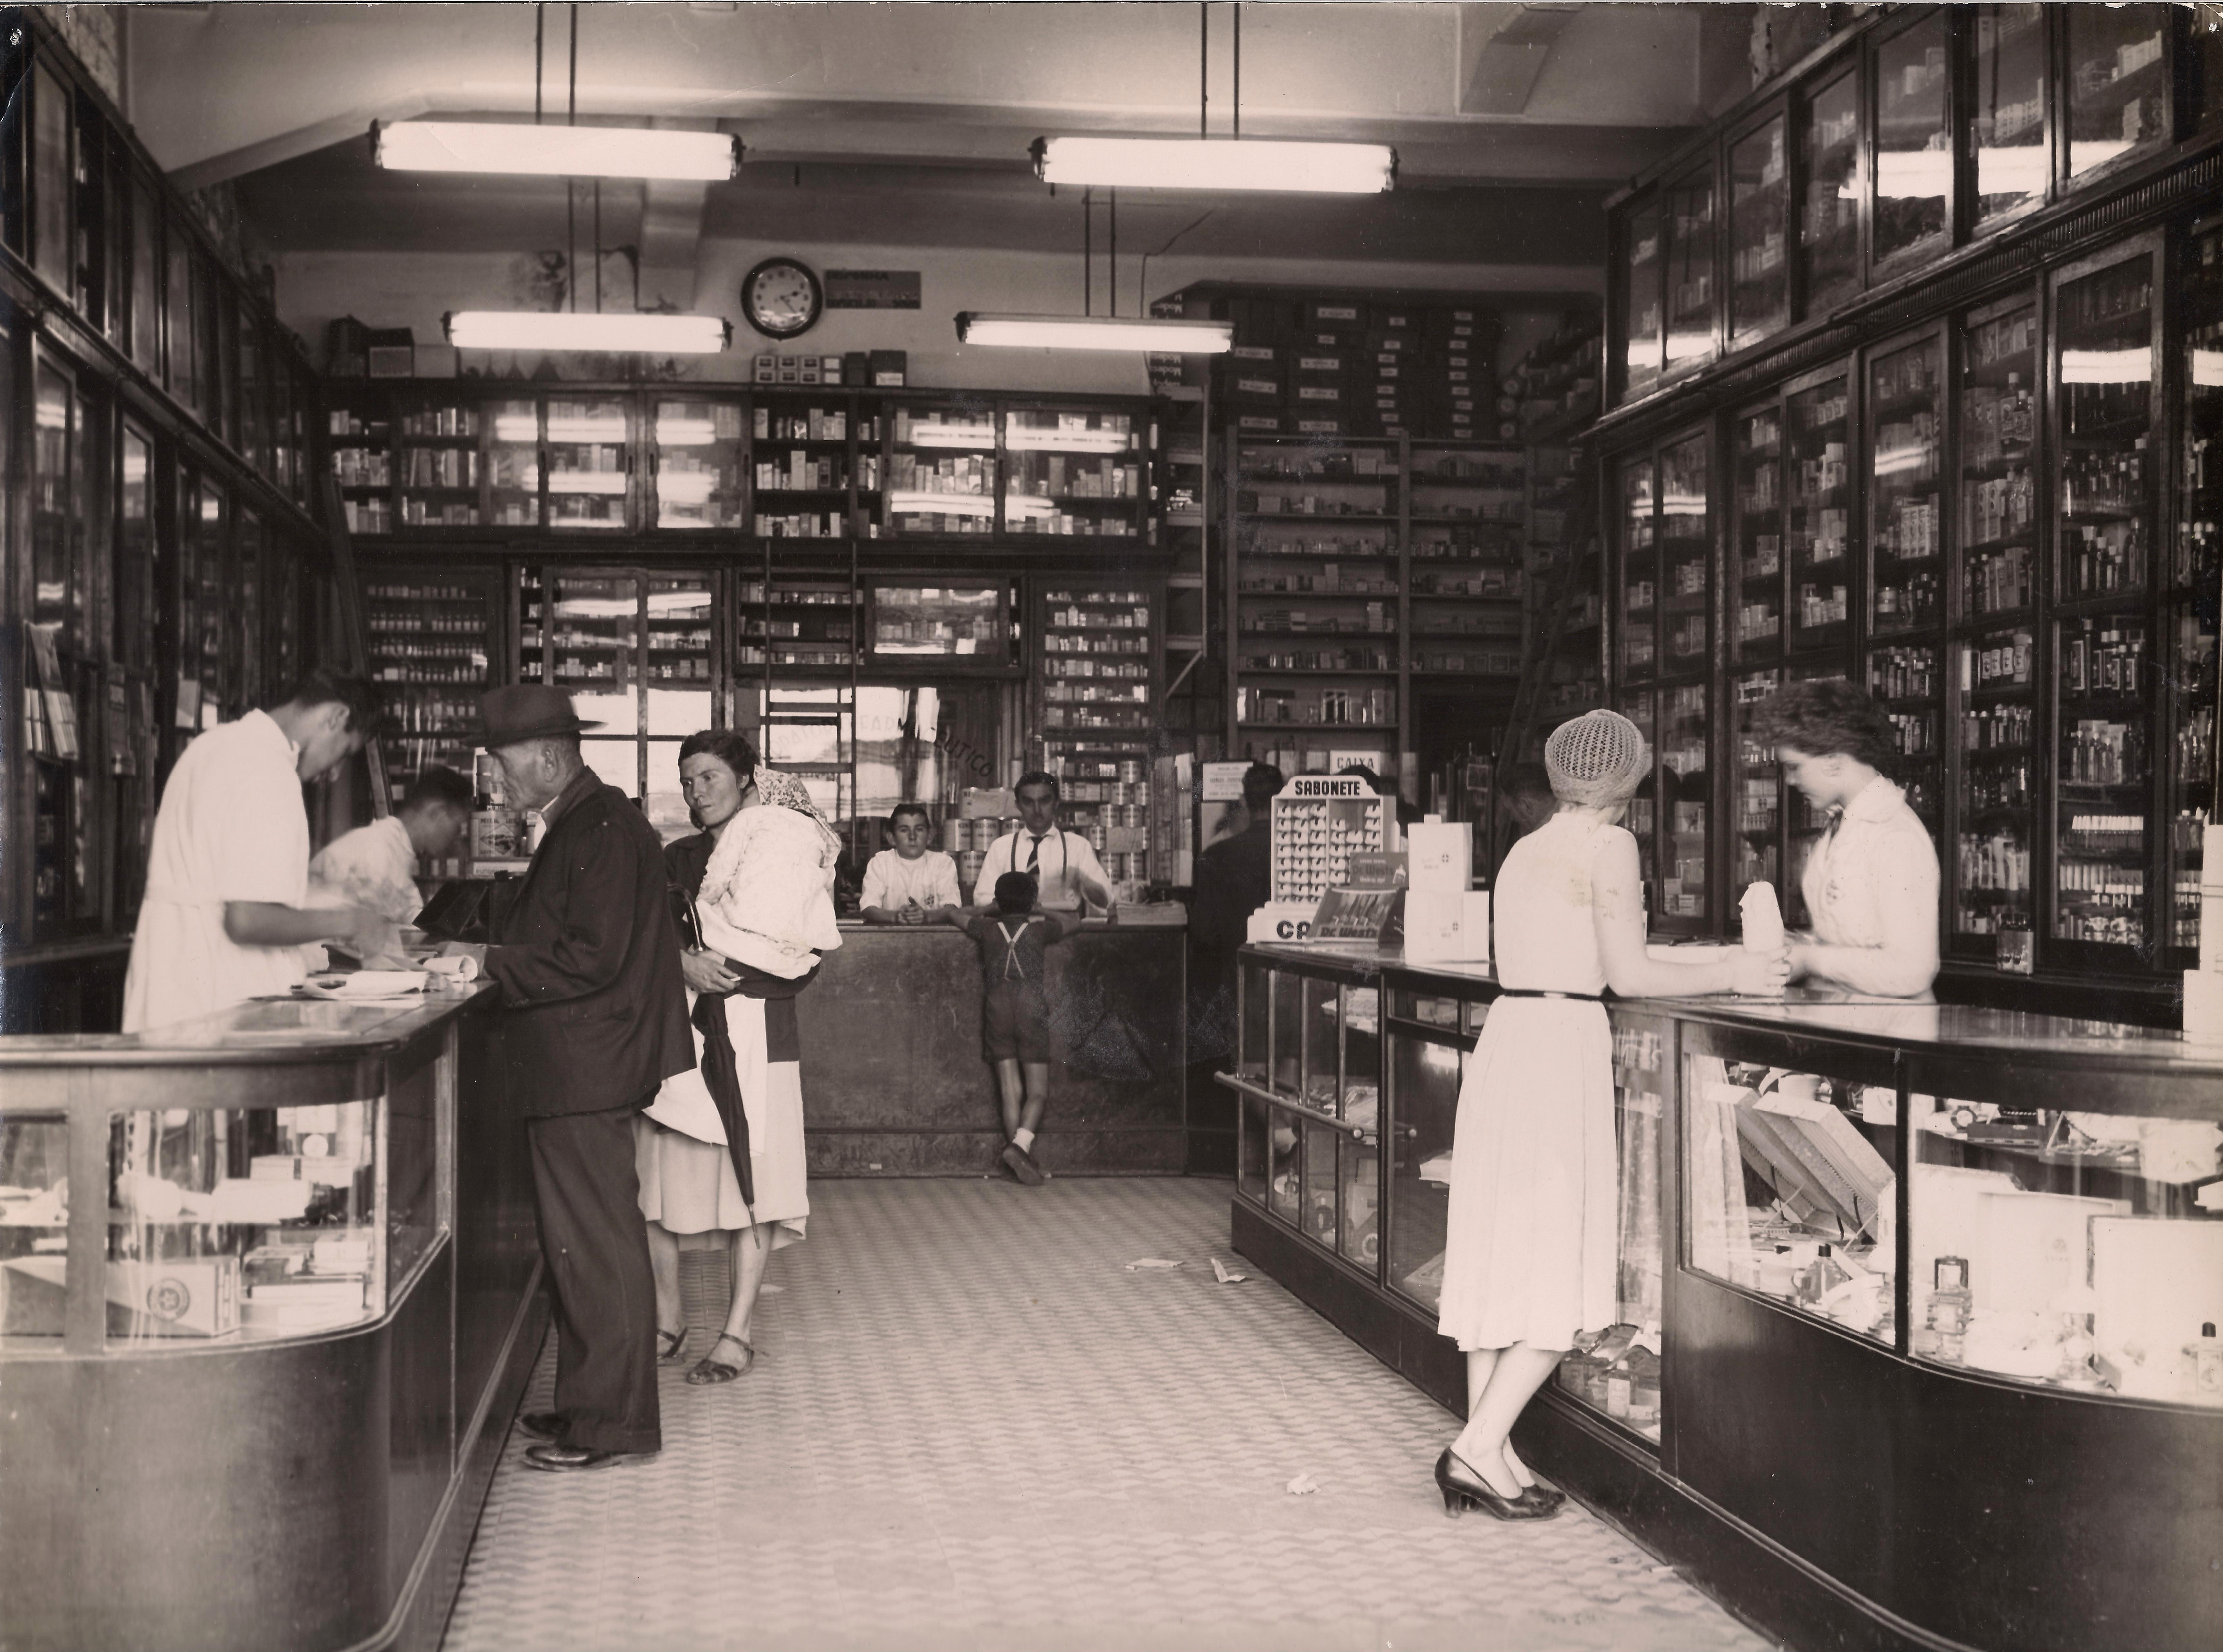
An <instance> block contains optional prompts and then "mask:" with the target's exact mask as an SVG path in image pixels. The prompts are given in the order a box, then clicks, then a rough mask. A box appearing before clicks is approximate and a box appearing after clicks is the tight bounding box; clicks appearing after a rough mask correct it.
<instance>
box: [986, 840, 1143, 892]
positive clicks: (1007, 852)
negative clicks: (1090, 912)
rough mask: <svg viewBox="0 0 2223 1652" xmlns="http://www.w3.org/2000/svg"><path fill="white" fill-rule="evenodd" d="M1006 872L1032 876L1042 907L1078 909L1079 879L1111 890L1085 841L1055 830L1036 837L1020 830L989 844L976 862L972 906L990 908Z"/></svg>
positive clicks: (1092, 850) (1101, 864)
mask: <svg viewBox="0 0 2223 1652" xmlns="http://www.w3.org/2000/svg"><path fill="white" fill-rule="evenodd" d="M1006 872H1031V873H1034V874H1035V880H1036V882H1037V883H1038V884H1040V885H1041V886H1042V905H1045V906H1078V905H1080V877H1081V876H1082V875H1086V876H1087V877H1090V878H1093V879H1094V880H1096V881H1097V882H1098V883H1099V884H1100V885H1102V886H1104V887H1105V889H1107V890H1108V889H1109V888H1110V887H1111V886H1112V883H1111V880H1110V879H1108V878H1106V877H1105V875H1104V863H1103V862H1102V861H1099V860H1098V859H1097V858H1096V851H1095V850H1094V849H1093V848H1090V847H1089V843H1088V840H1087V839H1086V838H1085V837H1083V836H1082V835H1080V833H1079V832H1067V831H1060V830H1059V829H1056V828H1055V827H1052V828H1051V829H1049V831H1047V832H1045V833H1043V834H1042V835H1041V836H1040V837H1036V835H1034V834H1033V833H1032V832H1030V831H1028V830H1027V829H1025V828H1023V827H1022V828H1021V829H1019V830H1017V831H1016V832H1010V833H1006V834H1005V835H1004V836H1002V837H999V838H998V839H997V840H996V841H995V842H993V843H991V844H990V845H989V846H988V853H987V854H986V857H985V858H984V859H983V860H982V861H981V862H980V875H979V877H978V878H977V879H975V880H973V905H976V906H986V905H991V904H992V902H993V901H994V900H995V899H996V880H997V879H998V878H1000V877H1002V876H1003V875H1004V873H1006Z"/></svg>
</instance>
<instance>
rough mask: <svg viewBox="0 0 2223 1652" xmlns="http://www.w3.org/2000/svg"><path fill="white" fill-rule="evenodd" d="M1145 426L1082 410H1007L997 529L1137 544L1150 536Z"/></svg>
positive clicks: (1134, 419) (1130, 418)
mask: <svg viewBox="0 0 2223 1652" xmlns="http://www.w3.org/2000/svg"><path fill="white" fill-rule="evenodd" d="M1146 425H1147V420H1146V419H1143V418H1141V417H1140V416H1138V415H1137V414H1135V413H1111V412H1106V411H1104V410H1102V409H1099V408H1083V407H1006V408H1005V409H1004V414H1003V457H1004V463H1003V471H1004V499H1003V515H1002V520H1003V527H1004V533H1012V534H1025V535H1030V536H1033V535H1042V534H1055V535H1059V536H1061V537H1067V538H1070V537H1074V536H1078V537H1080V538H1084V539H1141V538H1143V537H1145V536H1146V535H1147V533H1148V532H1149V515H1148V511H1149V501H1148V493H1149V489H1148V488H1147V487H1146V486H1145V484H1144V477H1145V476H1147V474H1148V471H1149V463H1148V456H1147V454H1146V453H1145V451H1144V445H1143V438H1144V436H1145V434H1146V430H1145V426H1146Z"/></svg>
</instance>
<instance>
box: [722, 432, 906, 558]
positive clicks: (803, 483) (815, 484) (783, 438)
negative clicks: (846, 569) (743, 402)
mask: <svg viewBox="0 0 2223 1652" xmlns="http://www.w3.org/2000/svg"><path fill="white" fill-rule="evenodd" d="M750 418H751V425H750V447H749V456H750V459H751V462H752V465H753V481H754V484H755V513H756V514H755V529H754V531H755V533H757V534H758V536H759V537H760V538H765V539H841V538H845V537H847V536H848V535H850V534H852V533H856V534H859V535H869V534H870V533H873V532H875V531H876V530H877V525H878V520H879V501H880V474H879V472H880V454H879V451H878V449H879V442H880V419H879V415H878V413H872V412H865V411H863V410H861V409H859V408H856V407H854V406H853V404H850V403H847V402H834V401H830V400H824V399H821V398H813V397H803V398H797V399H791V400H790V399H786V398H783V399H781V400H777V401H773V400H759V401H758V402H757V404H756V405H755V407H753V408H752V409H751V413H750Z"/></svg>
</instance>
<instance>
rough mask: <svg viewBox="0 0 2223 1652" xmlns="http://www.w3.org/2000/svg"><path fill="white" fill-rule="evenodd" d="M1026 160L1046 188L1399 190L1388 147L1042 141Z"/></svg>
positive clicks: (1247, 141) (1272, 141) (1254, 141)
mask: <svg viewBox="0 0 2223 1652" xmlns="http://www.w3.org/2000/svg"><path fill="white" fill-rule="evenodd" d="M1030 153H1032V154H1033V155H1034V158H1035V173H1036V176H1037V177H1039V178H1040V179H1042V181H1043V182H1044V183H1049V184H1092V185H1105V184H1109V185H1113V186H1117V187H1118V188H1121V189H1225V190H1238V189H1255V190H1286V191H1293V192H1304V193H1307V194H1316V195H1378V194H1381V193H1382V192H1383V191H1385V190H1389V189H1394V188H1395V186H1396V183H1397V151H1396V150H1395V149H1394V148H1391V147H1390V146H1389V144H1386V143H1313V142H1301V141H1296V140H1283V139H1279V138H1243V139H1241V140H1239V141H1238V140H1234V139H1227V138H1221V139H1218V140H1211V139H1205V138H1125V137H1042V138H1036V140H1035V141H1034V143H1033V145H1032V146H1031V150H1030Z"/></svg>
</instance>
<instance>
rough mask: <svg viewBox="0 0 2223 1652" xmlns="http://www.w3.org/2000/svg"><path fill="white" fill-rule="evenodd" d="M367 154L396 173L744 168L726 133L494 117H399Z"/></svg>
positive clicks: (655, 173)
mask: <svg viewBox="0 0 2223 1652" xmlns="http://www.w3.org/2000/svg"><path fill="white" fill-rule="evenodd" d="M370 152H371V155H372V158H373V159H375V161H377V162H378V164H379V165H380V166H381V167H387V168H389V169H390V170H392V171H394V172H500V173H535V174H538V175H541V176H545V177H554V178H704V179H708V180H712V181H714V182H715V181H721V180H725V179H728V178H733V177H735V176H737V175H739V173H740V170H741V142H740V139H739V138H737V137H734V136H732V135H731V134H730V133H727V132H669V131H664V130H661V129H654V128H649V127H639V126H526V125H523V124H521V123H513V122H496V121H404V122H402V123H400V125H398V126H386V125H381V123H378V122H376V121H373V122H372V123H371V126H370Z"/></svg>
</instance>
